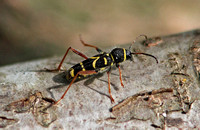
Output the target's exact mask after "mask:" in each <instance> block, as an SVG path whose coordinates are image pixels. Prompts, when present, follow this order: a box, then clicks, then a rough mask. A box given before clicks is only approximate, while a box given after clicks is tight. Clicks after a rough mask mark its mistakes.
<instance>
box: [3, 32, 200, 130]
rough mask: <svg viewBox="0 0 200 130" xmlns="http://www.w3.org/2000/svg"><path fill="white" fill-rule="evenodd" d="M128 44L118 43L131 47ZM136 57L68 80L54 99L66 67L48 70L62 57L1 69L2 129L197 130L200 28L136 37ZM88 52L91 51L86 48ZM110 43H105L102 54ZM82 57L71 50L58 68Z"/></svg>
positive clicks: (80, 59) (63, 81)
mask: <svg viewBox="0 0 200 130" xmlns="http://www.w3.org/2000/svg"><path fill="white" fill-rule="evenodd" d="M129 46H130V44H127V45H124V46H121V47H124V48H127V49H128V48H129ZM133 48H134V49H133V51H140V52H145V53H149V54H152V55H154V56H156V57H157V58H158V61H159V63H158V64H156V62H155V60H154V59H153V58H151V57H146V56H142V55H137V56H134V61H133V62H131V61H126V62H124V63H122V64H120V65H121V68H122V75H123V76H122V79H123V83H124V86H125V87H124V88H122V87H121V84H120V80H119V72H118V69H116V68H115V67H114V68H113V69H112V71H111V75H110V77H111V79H110V81H111V92H112V95H113V98H114V99H115V103H111V102H110V99H109V94H108V82H107V75H106V74H105V75H96V76H95V77H91V78H89V79H84V80H81V81H78V82H76V83H74V84H73V85H72V87H71V88H70V89H69V91H68V93H67V94H66V96H65V97H64V99H63V100H62V101H61V102H60V103H59V104H57V105H52V104H53V103H54V101H56V100H58V99H59V98H60V97H61V95H62V94H63V93H64V91H65V90H66V88H67V86H68V84H69V83H68V82H67V81H66V80H65V78H64V76H65V72H55V73H50V72H46V71H44V68H52V69H53V68H56V67H57V66H58V64H59V61H60V60H61V58H62V57H52V58H47V59H43V60H36V61H30V62H25V63H18V64H14V65H9V66H5V67H1V68H0V104H1V105H0V127H1V128H5V129H27V128H29V129H103V128H104V129H155V128H160V129H162V128H176V129H178V128H188V129H193V128H199V129H200V123H199V120H200V101H199V97H200V96H199V92H200V91H199V90H200V88H199V87H200V86H199V80H200V58H199V56H200V30H193V31H189V32H183V33H179V34H174V35H169V36H163V37H156V38H151V39H148V40H147V41H146V42H144V41H141V42H136V43H134V45H133ZM88 49H89V51H88V52H87V53H86V55H87V56H93V55H95V54H96V52H95V50H93V49H90V48H88ZM112 49H113V47H108V48H105V49H104V48H102V50H105V51H106V52H109V51H110V50H112ZM82 60H83V59H82V58H81V57H79V56H77V55H75V54H72V53H70V54H69V55H68V56H67V58H66V60H65V64H64V65H63V68H62V69H63V70H66V69H67V68H69V67H71V66H72V65H73V64H76V63H78V62H80V61H82Z"/></svg>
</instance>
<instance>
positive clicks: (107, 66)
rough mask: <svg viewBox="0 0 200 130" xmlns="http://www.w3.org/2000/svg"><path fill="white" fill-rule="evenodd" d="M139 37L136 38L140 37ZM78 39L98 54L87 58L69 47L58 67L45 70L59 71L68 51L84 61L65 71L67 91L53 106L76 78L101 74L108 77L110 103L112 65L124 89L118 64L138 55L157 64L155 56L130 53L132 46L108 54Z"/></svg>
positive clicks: (111, 98) (115, 49)
mask: <svg viewBox="0 0 200 130" xmlns="http://www.w3.org/2000/svg"><path fill="white" fill-rule="evenodd" d="M140 36H144V37H145V38H146V39H147V37H146V35H140ZM140 36H138V37H140ZM79 37H80V41H81V43H82V44H83V45H84V46H87V47H92V48H94V49H96V51H97V52H98V53H99V54H97V55H94V56H92V57H90V58H88V57H87V56H86V55H84V54H83V53H81V52H79V51H77V50H76V49H74V48H72V47H69V48H68V49H67V51H66V53H65V55H64V56H63V58H62V60H61V62H60V64H59V66H58V67H57V68H56V69H46V70H47V71H51V72H52V71H59V70H61V66H62V64H63V61H64V60H65V58H66V56H67V54H68V52H69V50H72V51H73V52H74V53H76V54H78V55H79V56H81V57H83V58H84V59H85V60H84V61H82V62H80V63H78V64H76V65H74V66H72V67H71V68H70V69H68V70H67V74H66V79H67V80H68V81H70V84H69V86H68V87H67V89H66V90H65V92H64V94H63V95H62V96H61V98H60V99H59V100H58V101H57V102H55V104H57V103H59V102H60V101H61V100H62V99H63V98H64V96H65V95H66V93H67V92H68V90H69V88H70V87H71V86H72V84H73V83H74V81H75V80H76V79H77V78H78V79H81V78H84V77H87V76H89V75H94V74H97V73H102V72H107V75H108V92H109V95H110V100H111V102H114V99H113V97H112V94H111V89H110V77H109V74H110V71H111V67H112V66H113V65H116V67H117V68H118V69H119V78H120V82H121V86H122V87H124V84H123V82H122V76H121V69H120V65H119V64H120V63H122V62H124V61H126V60H132V55H138V54H142V55H146V56H150V57H153V58H154V59H155V60H156V62H157V63H158V60H157V58H156V57H155V56H153V55H151V54H147V53H141V52H137V53H134V52H131V47H132V44H131V46H130V47H129V50H128V49H125V48H114V49H113V50H112V51H111V52H110V53H106V52H104V51H102V50H101V49H99V48H98V47H96V46H93V45H90V44H87V43H85V42H84V41H83V40H82V38H81V35H80V36H79ZM138 37H137V38H138ZM137 38H136V39H137ZM133 43H135V40H134V41H133Z"/></svg>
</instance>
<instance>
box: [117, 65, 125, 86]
mask: <svg viewBox="0 0 200 130" xmlns="http://www.w3.org/2000/svg"><path fill="white" fill-rule="evenodd" d="M116 66H117V67H118V69H119V79H120V82H121V86H122V87H123V88H124V84H123V82H122V73H121V69H120V66H119V65H118V64H117V65H116Z"/></svg>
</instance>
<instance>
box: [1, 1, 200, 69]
mask: <svg viewBox="0 0 200 130" xmlns="http://www.w3.org/2000/svg"><path fill="white" fill-rule="evenodd" d="M199 27H200V1H198V0H191V1H189V0H177V1H172V0H169V1H164V0H124V1H122V0H99V1H97V0H81V1H77V0H59V1H56V0H1V2H0V66H2V65H6V64H12V63H16V62H21V61H27V60H33V59H39V58H44V57H49V56H53V55H63V54H64V53H65V51H66V49H67V48H68V47H69V46H72V47H74V48H76V49H78V50H81V51H82V52H85V51H87V50H88V49H90V48H84V47H83V46H82V45H81V43H80V41H79V37H78V35H79V34H82V37H83V39H84V40H85V41H86V42H88V43H90V44H93V45H96V46H101V47H106V46H109V45H117V44H125V43H131V42H132V41H133V40H134V39H135V37H136V36H138V35H140V34H146V35H147V36H149V37H151V36H158V35H167V34H172V33H178V32H183V31H188V30H192V29H197V28H199Z"/></svg>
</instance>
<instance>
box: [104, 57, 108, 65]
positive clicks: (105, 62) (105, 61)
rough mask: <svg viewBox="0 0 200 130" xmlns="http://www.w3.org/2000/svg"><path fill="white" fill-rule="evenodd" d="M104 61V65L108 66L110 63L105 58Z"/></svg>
mask: <svg viewBox="0 0 200 130" xmlns="http://www.w3.org/2000/svg"><path fill="white" fill-rule="evenodd" d="M103 59H104V64H105V65H107V63H108V62H107V59H106V58H105V57H104V58H103Z"/></svg>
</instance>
